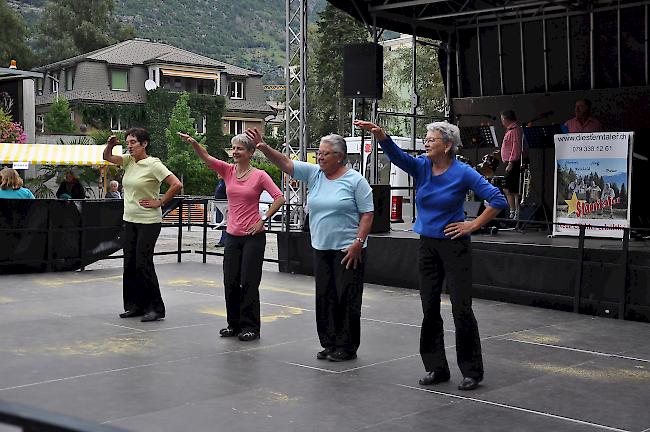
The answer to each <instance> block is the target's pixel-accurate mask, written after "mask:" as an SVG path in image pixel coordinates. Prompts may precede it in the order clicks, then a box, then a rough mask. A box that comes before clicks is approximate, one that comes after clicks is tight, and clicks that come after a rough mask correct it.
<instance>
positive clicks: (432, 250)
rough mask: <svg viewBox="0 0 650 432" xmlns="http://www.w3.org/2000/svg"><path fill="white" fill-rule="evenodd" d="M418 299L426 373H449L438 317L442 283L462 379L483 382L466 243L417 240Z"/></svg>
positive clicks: (467, 243)
mask: <svg viewBox="0 0 650 432" xmlns="http://www.w3.org/2000/svg"><path fill="white" fill-rule="evenodd" d="M419 270H420V275H419V278H420V298H421V300H422V311H423V312H424V319H423V320H422V329H421V333H420V355H421V356H422V362H423V363H424V368H425V369H426V371H427V372H443V373H445V372H446V373H448V372H449V365H448V364H447V357H446V355H445V339H444V329H443V325H442V317H441V316H440V293H441V292H442V286H443V281H446V284H447V291H448V292H449V297H450V300H451V310H452V314H453V316H454V326H455V327H456V357H457V362H458V367H459V368H460V371H461V372H462V374H463V376H464V377H470V378H475V379H480V378H483V358H482V356H481V339H480V337H479V333H478V324H477V323H476V318H475V317H474V312H473V311H472V295H471V291H472V253H471V242H470V240H469V239H462V240H449V239H436V238H429V237H425V236H420V250H419Z"/></svg>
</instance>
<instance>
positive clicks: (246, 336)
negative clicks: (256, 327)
mask: <svg viewBox="0 0 650 432" xmlns="http://www.w3.org/2000/svg"><path fill="white" fill-rule="evenodd" d="M237 337H238V338H239V340H240V341H242V342H248V341H252V340H255V339H259V338H260V334H259V333H257V332H255V331H253V330H246V331H242V332H240V333H239V334H238V335H237Z"/></svg>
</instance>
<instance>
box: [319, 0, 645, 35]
mask: <svg viewBox="0 0 650 432" xmlns="http://www.w3.org/2000/svg"><path fill="white" fill-rule="evenodd" d="M328 1H329V3H331V4H332V5H334V6H336V7H337V8H339V9H341V10H343V11H345V12H347V13H348V14H350V15H352V16H353V17H355V18H356V19H358V20H360V21H363V22H365V23H367V24H368V25H372V24H373V23H376V25H377V26H378V27H381V28H384V29H387V30H393V31H398V32H402V33H407V34H413V29H414V28H416V29H417V33H418V35H421V36H427V37H433V38H436V39H441V40H444V38H443V37H442V34H444V33H447V32H448V31H451V30H456V29H458V28H463V27H468V26H476V25H477V24H479V25H485V24H497V23H504V22H507V21H526V20H530V19H539V18H541V17H551V16H567V15H581V14H589V13H591V12H602V11H607V10H616V9H620V8H627V7H632V6H635V5H644V4H647V1H644V0H636V1H635V0H619V1H613V0H558V1H554V0H495V1H490V0H479V1H471V0H452V1H444V0H328ZM374 20H376V21H374Z"/></svg>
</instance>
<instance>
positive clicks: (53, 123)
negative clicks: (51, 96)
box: [44, 96, 77, 133]
mask: <svg viewBox="0 0 650 432" xmlns="http://www.w3.org/2000/svg"><path fill="white" fill-rule="evenodd" d="M44 122H45V130H46V131H47V132H54V133H69V132H74V131H75V130H76V129H77V127H76V126H75V125H74V123H73V122H72V120H71V119H70V104H69V103H68V100H67V99H66V98H64V97H62V96H60V97H58V98H56V99H55V100H54V102H52V105H50V112H48V113H47V114H46V115H45V119H44Z"/></svg>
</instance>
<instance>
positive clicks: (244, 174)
mask: <svg viewBox="0 0 650 432" xmlns="http://www.w3.org/2000/svg"><path fill="white" fill-rule="evenodd" d="M252 169H253V167H252V166H249V167H248V169H247V170H246V171H244V172H243V173H240V174H237V172H236V171H235V176H237V180H241V179H243V178H244V177H246V174H248V173H249V172H250V171H251V170H252Z"/></svg>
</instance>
